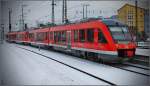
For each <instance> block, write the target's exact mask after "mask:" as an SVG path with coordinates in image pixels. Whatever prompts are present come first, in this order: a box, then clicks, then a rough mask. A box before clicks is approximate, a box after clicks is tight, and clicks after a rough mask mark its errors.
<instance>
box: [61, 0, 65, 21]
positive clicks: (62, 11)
mask: <svg viewBox="0 0 150 86" xmlns="http://www.w3.org/2000/svg"><path fill="white" fill-rule="evenodd" d="M64 4H65V0H63V5H62V23H64V7H65V6H64Z"/></svg>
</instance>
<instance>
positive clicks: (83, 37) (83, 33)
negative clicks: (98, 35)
mask: <svg viewBox="0 0 150 86" xmlns="http://www.w3.org/2000/svg"><path fill="white" fill-rule="evenodd" d="M79 38H80V42H85V30H79Z"/></svg>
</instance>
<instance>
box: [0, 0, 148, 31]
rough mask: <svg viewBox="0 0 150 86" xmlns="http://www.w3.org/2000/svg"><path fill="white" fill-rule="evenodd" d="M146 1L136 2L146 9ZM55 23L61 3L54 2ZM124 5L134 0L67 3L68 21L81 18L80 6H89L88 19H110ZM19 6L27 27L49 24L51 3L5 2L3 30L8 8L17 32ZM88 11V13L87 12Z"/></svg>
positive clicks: (60, 11)
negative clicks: (10, 9)
mask: <svg viewBox="0 0 150 86" xmlns="http://www.w3.org/2000/svg"><path fill="white" fill-rule="evenodd" d="M146 1H148V0H140V1H138V5H139V6H140V7H143V8H146V7H147V6H146V4H147V2H146ZM55 3H56V6H55V21H56V23H61V21H62V20H61V18H62V1H61V0H58V1H56V2H55ZM125 3H129V4H133V5H134V4H135V2H134V0H128V1H127V0H124V1H122V0H118V1H112V0H111V1H108V0H107V1H79V0H78V1H75V0H74V1H68V2H67V4H68V6H67V7H68V19H69V20H71V21H74V20H79V19H81V18H82V5H83V4H89V5H90V6H88V17H98V16H103V17H110V16H112V15H116V14H117V9H119V8H120V7H121V6H123V5H124V4H125ZM21 4H24V5H26V6H25V7H24V19H25V22H26V23H27V24H28V26H29V27H35V26H36V23H37V22H43V23H47V22H51V1H24V2H23V3H22V2H21V1H14V0H13V1H7V2H5V3H3V6H4V8H5V11H4V12H3V14H4V15H3V20H4V23H5V28H8V8H12V11H13V12H12V28H13V30H19V29H20V28H21V27H20V26H19V20H20V19H21ZM89 11H90V12H89Z"/></svg>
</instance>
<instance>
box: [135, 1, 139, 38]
mask: <svg viewBox="0 0 150 86" xmlns="http://www.w3.org/2000/svg"><path fill="white" fill-rule="evenodd" d="M137 4H138V2H137V0H136V1H135V18H136V19H135V29H136V39H137V38H138V15H137V11H138V6H137Z"/></svg>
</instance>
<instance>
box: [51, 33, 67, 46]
mask: <svg viewBox="0 0 150 86" xmlns="http://www.w3.org/2000/svg"><path fill="white" fill-rule="evenodd" d="M54 41H55V42H58V43H65V42H66V31H55V32H54Z"/></svg>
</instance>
